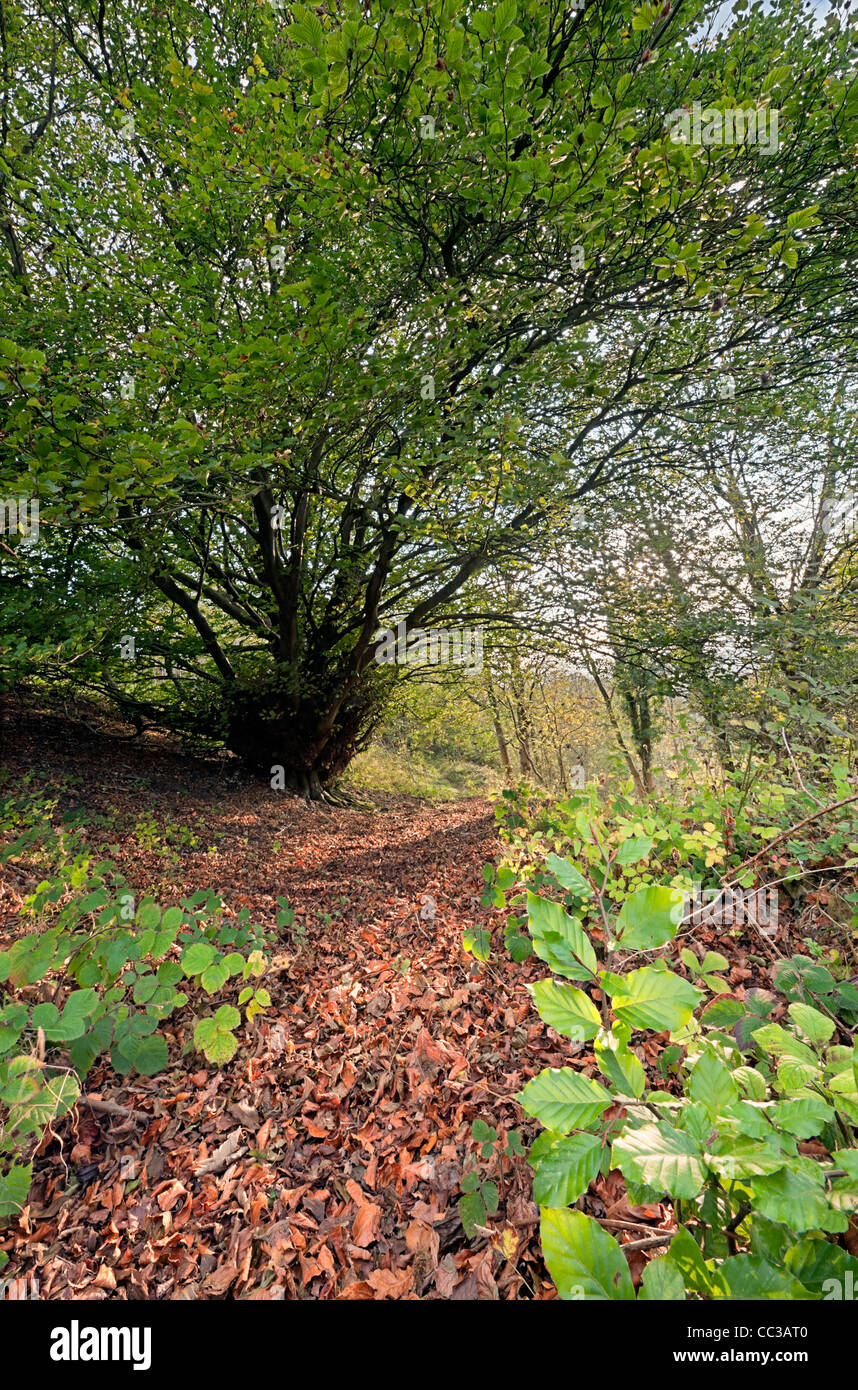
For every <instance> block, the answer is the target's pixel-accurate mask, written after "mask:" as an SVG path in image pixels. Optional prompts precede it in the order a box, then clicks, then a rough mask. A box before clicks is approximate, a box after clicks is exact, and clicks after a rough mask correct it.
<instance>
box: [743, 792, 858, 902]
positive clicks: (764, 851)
mask: <svg viewBox="0 0 858 1390" xmlns="http://www.w3.org/2000/svg"><path fill="white" fill-rule="evenodd" d="M853 801H858V792H855V793H854V795H853V796H844V798H843V800H842V801H833V802H832V803H831V805H830V806H821V807H820V809H819V810H818V811H814V812H813V813H812V815H809V816H805V818H804V820H800V821H798V823H797V824H796V825H791V826H789V827H788V828H787V829H786V830H782V831H781V833H780V835H776V836H775V838H774V839H773V840H770V841H769V843H768V844H767V845H765V846H764V847H763V849H760V850H757V853H756V854H752V855H751V857H750V859H745V860H744V861H743V863H741V864H739V865H738V867H737V868H735V869H731V871H730V873H729V874H728V875H727V877H726V879H722V883H729V881H730V879H731V878H734V877H735V875H736V874H740V873H742V872H743V871H744V870H745V869H747V868H748V867H749V866H750V865H751V864H754V863H756V861H757V860H758V859H762V857H763V855H764V854H768V853H769V851H770V850H772V849H774V847H775V845H776V844H777V843H778V842H779V841H780V840H785V839H786V837H787V836H788V835H794V834H795V832H796V831H797V830H801V828H802V826H803V825H808V824H809V823H810V821H812V820H818V819H819V817H820V816H824V815H825V814H826V812H828V811H839V809H840V807H841V806H848V805H849V804H850V802H853Z"/></svg>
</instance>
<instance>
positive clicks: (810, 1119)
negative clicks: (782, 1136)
mask: <svg viewBox="0 0 858 1390" xmlns="http://www.w3.org/2000/svg"><path fill="white" fill-rule="evenodd" d="M833 1118H834V1111H833V1110H832V1108H831V1106H830V1105H826V1104H825V1101H824V1100H823V1099H822V1098H821V1097H820V1096H806V1097H799V1098H798V1099H797V1100H781V1101H778V1103H777V1104H776V1105H775V1107H774V1110H773V1111H772V1123H773V1124H774V1126H775V1129H779V1130H784V1131H785V1132H786V1133H787V1134H794V1135H795V1136H796V1138H797V1139H813V1138H815V1137H816V1136H817V1135H819V1134H821V1133H822V1130H823V1126H824V1125H826V1124H827V1123H828V1122H829V1120H831V1119H833Z"/></svg>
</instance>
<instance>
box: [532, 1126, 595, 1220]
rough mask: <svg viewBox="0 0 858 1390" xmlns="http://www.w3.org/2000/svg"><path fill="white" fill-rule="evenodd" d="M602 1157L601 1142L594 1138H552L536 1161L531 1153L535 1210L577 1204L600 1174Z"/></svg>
mask: <svg viewBox="0 0 858 1390" xmlns="http://www.w3.org/2000/svg"><path fill="white" fill-rule="evenodd" d="M542 1137H543V1136H540V1138H542ZM534 1148H535V1146H534ZM601 1157H602V1141H601V1140H600V1138H599V1136H598V1135H597V1134H572V1135H569V1136H568V1137H565V1138H555V1139H554V1142H553V1143H552V1144H551V1146H550V1147H549V1148H547V1149H546V1148H543V1150H542V1151H540V1153H539V1154H538V1156H537V1157H536V1159H535V1160H534V1157H533V1149H532V1150H531V1160H530V1161H531V1166H532V1167H533V1172H534V1178H533V1200H534V1201H535V1202H536V1204H537V1206H540V1207H565V1206H568V1205H569V1204H570V1203H571V1202H575V1201H577V1199H578V1198H579V1197H580V1196H581V1194H582V1192H586V1191H587V1188H588V1187H589V1186H590V1183H591V1182H592V1181H593V1179H594V1178H595V1177H596V1175H597V1173H598V1172H599V1165H600V1162H601Z"/></svg>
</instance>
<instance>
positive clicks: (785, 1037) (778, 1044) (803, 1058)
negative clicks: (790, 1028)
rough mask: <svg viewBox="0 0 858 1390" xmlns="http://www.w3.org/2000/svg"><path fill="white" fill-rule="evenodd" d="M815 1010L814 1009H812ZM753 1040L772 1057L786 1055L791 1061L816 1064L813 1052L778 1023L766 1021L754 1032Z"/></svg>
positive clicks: (814, 1065)
mask: <svg viewBox="0 0 858 1390" xmlns="http://www.w3.org/2000/svg"><path fill="white" fill-rule="evenodd" d="M813 1012H815V1010H814V1011H813ZM754 1042H755V1043H756V1044H757V1046H758V1047H760V1048H762V1050H763V1052H765V1053H768V1054H770V1055H771V1056H774V1057H786V1058H788V1059H789V1060H790V1061H792V1062H807V1063H809V1064H810V1065H811V1066H813V1067H814V1068H815V1067H817V1066H818V1064H819V1063H818V1058H817V1056H816V1053H815V1052H811V1050H810V1048H809V1047H807V1046H806V1045H805V1044H804V1043H803V1042H799V1040H798V1038H796V1037H794V1036H793V1034H792V1033H788V1032H787V1031H786V1029H785V1028H781V1026H780V1024H779V1023H766V1024H764V1025H763V1027H762V1028H758V1029H757V1030H756V1032H755V1033H754Z"/></svg>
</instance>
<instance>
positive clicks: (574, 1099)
mask: <svg viewBox="0 0 858 1390" xmlns="http://www.w3.org/2000/svg"><path fill="white" fill-rule="evenodd" d="M516 1100H517V1101H518V1102H519V1103H520V1105H522V1106H523V1108H524V1109H525V1110H526V1111H527V1113H528V1115H533V1117H534V1118H535V1119H537V1120H539V1122H540V1124H542V1125H544V1126H545V1128H546V1129H553V1130H555V1131H556V1132H557V1133H558V1134H568V1133H569V1131H570V1129H580V1128H583V1127H584V1126H586V1125H588V1124H592V1122H593V1120H597V1119H598V1118H599V1116H600V1115H601V1114H602V1112H603V1110H607V1109H608V1106H609V1105H611V1103H612V1102H611V1096H610V1093H609V1092H608V1091H606V1090H605V1088H604V1086H602V1085H601V1083H600V1082H598V1081H596V1080H594V1079H593V1078H592V1077H589V1076H582V1075H581V1074H580V1073H579V1072H576V1071H573V1070H572V1068H571V1067H562V1068H554V1067H546V1068H545V1069H544V1070H543V1071H541V1072H540V1073H539V1075H538V1076H535V1077H534V1078H533V1080H532V1081H528V1083H527V1085H526V1086H525V1087H524V1089H523V1090H522V1091H520V1092H519V1093H518V1095H517V1096H516Z"/></svg>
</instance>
